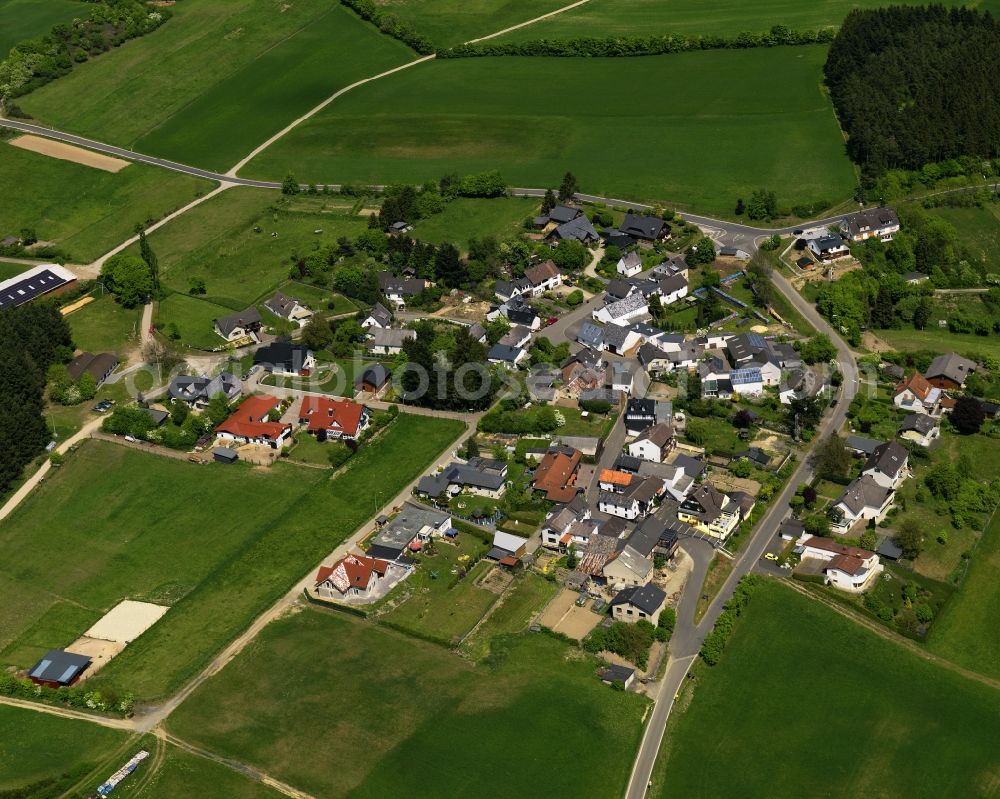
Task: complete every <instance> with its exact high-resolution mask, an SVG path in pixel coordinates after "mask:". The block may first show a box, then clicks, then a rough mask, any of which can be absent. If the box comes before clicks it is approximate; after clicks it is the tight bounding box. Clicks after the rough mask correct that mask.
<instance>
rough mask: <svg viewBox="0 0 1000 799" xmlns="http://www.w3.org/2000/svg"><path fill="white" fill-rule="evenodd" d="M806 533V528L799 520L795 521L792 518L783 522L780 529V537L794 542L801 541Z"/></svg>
mask: <svg viewBox="0 0 1000 799" xmlns="http://www.w3.org/2000/svg"><path fill="white" fill-rule="evenodd" d="M805 531H806V526H805V525H804V524H803V523H802V522H800V521H799V520H798V519H793V518H791V517H789V518H787V519H785V520H784V521H782V522H781V524H780V525H779V527H778V533H779V534H780V535H782V536H784V537H785V538H791V539H792V540H793V541H795V540H797V539H799V538H800V537H801V536H802V534H803V533H804V532H805Z"/></svg>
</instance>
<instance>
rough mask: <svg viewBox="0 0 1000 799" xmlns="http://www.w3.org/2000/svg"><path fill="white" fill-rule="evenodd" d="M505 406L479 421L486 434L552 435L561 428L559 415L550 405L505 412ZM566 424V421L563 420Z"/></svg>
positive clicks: (502, 405) (480, 427)
mask: <svg viewBox="0 0 1000 799" xmlns="http://www.w3.org/2000/svg"><path fill="white" fill-rule="evenodd" d="M504 407H505V404H501V406H500V407H499V408H495V409H493V410H492V411H490V412H489V413H487V414H486V415H485V416H483V418H482V419H480V420H479V429H480V430H482V431H483V432H484V433H521V434H524V433H551V432H552V431H553V430H556V429H558V428H559V427H560V424H559V415H557V414H556V411H555V409H554V408H551V407H549V406H548V405H539V406H536V407H533V408H527V409H524V410H505V409H504ZM563 421H564V423H565V419H564V420H563Z"/></svg>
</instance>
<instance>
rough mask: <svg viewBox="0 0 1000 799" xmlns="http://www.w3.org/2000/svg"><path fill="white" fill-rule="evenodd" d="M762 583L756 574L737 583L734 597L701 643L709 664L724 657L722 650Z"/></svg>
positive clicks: (702, 657)
mask: <svg viewBox="0 0 1000 799" xmlns="http://www.w3.org/2000/svg"><path fill="white" fill-rule="evenodd" d="M760 583H761V578H760V576H759V575H756V574H746V575H744V576H743V577H742V578H740V581H739V583H737V584H736V590H735V591H734V592H733V595H732V597H730V599H729V601H728V602H726V604H725V606H724V608H725V609H724V610H723V611H722V613H721V614H720V615H719V618H718V619H717V620H716V622H715V626H714V627H713V628H712V632H710V633H709V634H708V636H706V638H705V641H704V643H702V645H701V652H700V653H699V654H700V655H701V659H702V660H704V661H705V662H706V663H707V664H708V665H709V666H714V665H715V664H716V663H718V662H719V659H720V658H721V657H722V652H723V650H724V649H725V648H726V644H727V643H728V642H729V637H730V636H731V635H732V634H733V630H734V629H735V627H736V620H737V619H738V618H739V617H740V615H741V614H742V613H743V611H744V610H745V609H746V606H747V605H748V604H749V603H750V597H751V596H752V595H753V592H754V591H755V590H756V589H757V587H758V586H759V585H760Z"/></svg>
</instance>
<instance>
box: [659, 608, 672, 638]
mask: <svg viewBox="0 0 1000 799" xmlns="http://www.w3.org/2000/svg"><path fill="white" fill-rule="evenodd" d="M676 626H677V611H676V610H675V609H674V608H664V609H663V610H661V611H660V620H659V622H658V623H657V625H656V640H657V641H663V643H665V644H666V643H669V642H670V638H671V636H672V635H673V634H674V627H676Z"/></svg>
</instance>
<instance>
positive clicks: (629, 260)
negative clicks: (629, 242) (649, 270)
mask: <svg viewBox="0 0 1000 799" xmlns="http://www.w3.org/2000/svg"><path fill="white" fill-rule="evenodd" d="M615 270H616V271H617V272H618V274H619V275H624V276H625V277H633V276H634V275H638V274H639V273H640V272H641V271H642V258H641V257H639V253H637V252H636V251H635V250H632V251H631V252H627V253H625V254H624V255H623V256H622V257H621V258H619V259H618V265H617V266H616V267H615ZM630 293H631V292H630Z"/></svg>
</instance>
